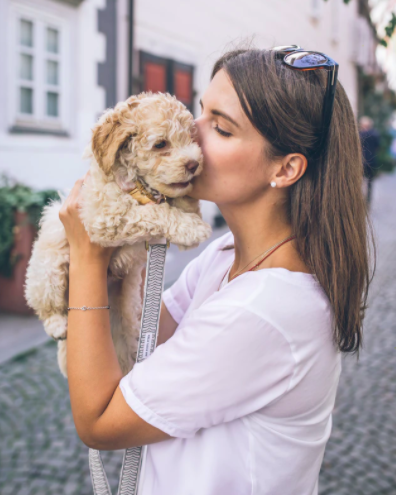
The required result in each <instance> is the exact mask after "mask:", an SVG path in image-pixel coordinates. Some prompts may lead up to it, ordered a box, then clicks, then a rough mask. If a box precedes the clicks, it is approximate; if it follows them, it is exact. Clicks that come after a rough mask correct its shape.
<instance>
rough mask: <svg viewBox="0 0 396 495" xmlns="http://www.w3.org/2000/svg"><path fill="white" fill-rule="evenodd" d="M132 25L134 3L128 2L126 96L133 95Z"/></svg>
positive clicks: (130, 0)
mask: <svg viewBox="0 0 396 495" xmlns="http://www.w3.org/2000/svg"><path fill="white" fill-rule="evenodd" d="M133 25H134V1H133V0H129V33H128V34H129V36H128V96H130V95H132V94H133V75H132V70H133V63H132V62H133Z"/></svg>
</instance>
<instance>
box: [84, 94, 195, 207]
mask: <svg viewBox="0 0 396 495" xmlns="http://www.w3.org/2000/svg"><path fill="white" fill-rule="evenodd" d="M195 132H196V128H195V123H194V120H193V116H192V114H191V113H190V112H189V111H188V110H187V108H186V107H185V106H184V105H183V103H181V102H180V101H178V100H177V99H176V98H175V97H174V96H171V95H170V94H169V93H166V94H163V93H154V94H153V93H151V92H148V93H141V94H139V95H137V96H131V97H130V98H128V99H127V100H126V101H124V102H120V103H118V104H117V105H116V106H115V107H114V109H110V110H107V111H106V112H105V113H104V114H103V115H102V116H101V117H100V119H99V121H98V123H97V124H96V126H95V127H94V129H93V135H92V141H91V148H92V152H93V154H94V156H95V159H96V161H97V162H98V164H99V166H100V167H101V168H102V170H103V172H104V173H105V174H107V175H110V174H113V175H114V179H115V181H116V182H117V184H118V185H119V187H121V189H123V190H124V191H126V192H129V191H131V190H132V189H133V188H134V187H135V182H134V181H135V180H136V179H143V181H144V182H145V183H146V185H148V186H149V189H151V190H154V191H158V192H160V193H162V194H164V195H166V196H169V197H171V198H175V197H178V196H185V195H188V193H189V192H190V191H191V189H192V184H191V180H192V179H193V178H194V177H195V176H196V175H198V174H200V173H201V171H202V152H201V149H200V147H199V146H198V144H197V143H196V142H194V140H193V139H194V135H195Z"/></svg>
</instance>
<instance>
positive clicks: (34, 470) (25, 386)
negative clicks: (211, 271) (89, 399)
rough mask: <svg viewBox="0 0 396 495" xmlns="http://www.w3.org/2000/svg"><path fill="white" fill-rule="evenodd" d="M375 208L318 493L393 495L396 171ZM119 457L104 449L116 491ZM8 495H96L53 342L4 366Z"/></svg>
mask: <svg viewBox="0 0 396 495" xmlns="http://www.w3.org/2000/svg"><path fill="white" fill-rule="evenodd" d="M373 202H374V203H373V209H372V218H373V221H374V225H375V229H376V235H377V239H378V265H377V271H376V275H375V278H374V282H373V284H372V286H371V290H370V299H369V306H370V307H369V310H368V311H367V317H366V321H365V338H364V349H363V351H362V352H361V356H360V360H359V361H357V360H356V357H352V356H347V357H344V359H343V371H342V375H341V380H340V386H339V390H338V394H337V401H336V406H335V410H334V414H333V431H332V435H331V438H330V440H329V442H328V445H327V448H326V453H325V457H324V461H323V466H322V470H321V475H320V490H319V493H320V495H344V494H345V495H346V494H348V495H395V494H396V467H395V466H396V441H395V434H396V415H395V410H396V407H395V406H396V304H395V301H396V259H395V258H394V256H393V252H394V251H395V249H396V175H395V174H394V175H391V176H382V177H381V178H379V179H378V180H377V182H376V183H375V184H374V193H373ZM178 256H179V254H178ZM122 453H123V451H116V452H104V453H103V461H104V464H105V468H106V471H107V473H108V477H109V481H110V485H111V487H112V490H113V493H116V489H117V488H116V487H117V483H118V476H119V469H120V465H121V459H122ZM11 494H12V495H34V494H39V495H55V494H56V495H63V494H64V495H69V494H70V495H71V494H73V495H88V494H92V488H91V481H90V477H89V469H88V449H87V447H86V446H85V445H84V444H83V443H82V442H81V441H80V439H79V438H78V436H77V434H76V432H75V429H74V425H73V418H72V415H71V410H70V401H69V393H68V386H67V381H66V380H64V378H63V377H62V375H61V374H60V373H59V371H58V366H57V362H56V345H55V343H54V342H53V341H50V342H48V343H46V344H44V345H42V346H39V347H37V348H36V349H35V350H34V351H32V352H30V353H27V354H24V355H20V356H19V357H17V358H14V359H13V360H8V361H7V362H5V363H3V364H2V365H1V366H0V495H11ZM203 495H204V494H203ZM274 495H282V494H274ZM296 495H300V494H296Z"/></svg>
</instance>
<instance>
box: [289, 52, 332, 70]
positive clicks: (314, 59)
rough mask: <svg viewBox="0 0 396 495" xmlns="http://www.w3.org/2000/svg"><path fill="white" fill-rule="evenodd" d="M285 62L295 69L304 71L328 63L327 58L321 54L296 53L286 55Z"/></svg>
mask: <svg viewBox="0 0 396 495" xmlns="http://www.w3.org/2000/svg"><path fill="white" fill-rule="evenodd" d="M285 62H286V63H287V64H289V65H293V66H294V67H298V68H301V69H304V68H305V67H315V66H316V65H323V64H325V63H326V62H327V57H325V56H323V55H322V54H321V53H312V52H295V53H290V55H286V57H285Z"/></svg>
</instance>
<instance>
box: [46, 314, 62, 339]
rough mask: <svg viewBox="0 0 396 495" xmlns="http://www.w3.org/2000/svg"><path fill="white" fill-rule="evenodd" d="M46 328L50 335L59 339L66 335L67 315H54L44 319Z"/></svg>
mask: <svg viewBox="0 0 396 495" xmlns="http://www.w3.org/2000/svg"><path fill="white" fill-rule="evenodd" d="M43 323H44V330H45V331H46V332H47V334H48V335H49V336H50V337H53V338H54V339H59V338H60V337H66V332H67V317H66V316H62V315H52V316H50V317H49V318H46V319H45V320H44V322H43Z"/></svg>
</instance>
